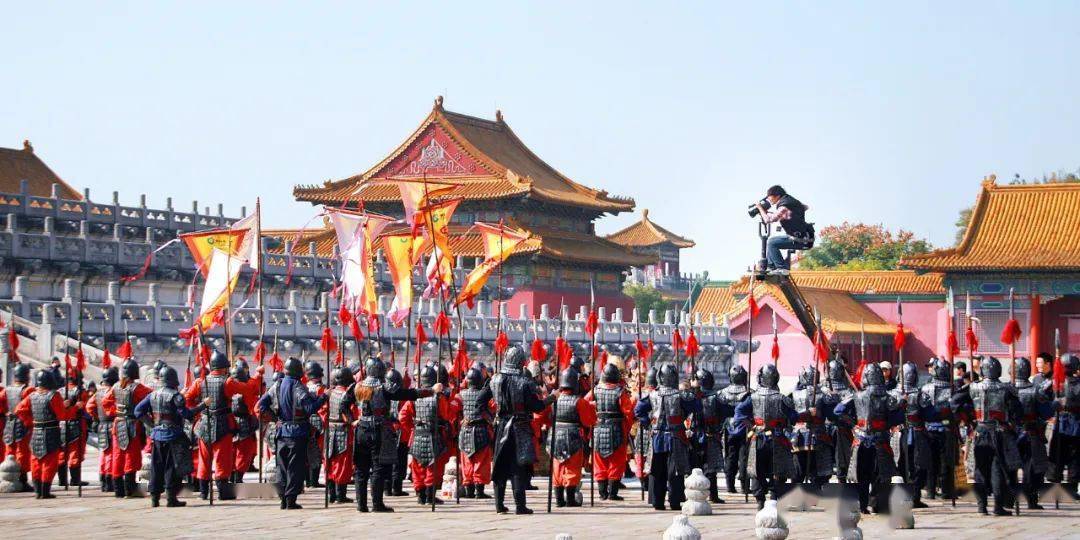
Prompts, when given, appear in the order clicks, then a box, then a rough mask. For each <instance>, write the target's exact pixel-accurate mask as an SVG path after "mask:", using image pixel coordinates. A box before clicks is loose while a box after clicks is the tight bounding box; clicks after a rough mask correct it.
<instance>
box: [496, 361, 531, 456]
mask: <svg viewBox="0 0 1080 540" xmlns="http://www.w3.org/2000/svg"><path fill="white" fill-rule="evenodd" d="M506 356H508V357H509V356H510V355H506ZM522 358H524V355H522ZM490 385H491V393H492V396H493V398H494V400H495V417H496V423H495V454H496V455H498V454H499V453H501V452H502V448H503V446H504V445H505V444H506V443H507V441H508V440H510V438H511V437H512V438H513V439H514V447H515V448H516V449H517V456H516V457H517V463H518V464H519V465H531V464H532V463H533V462H534V461H536V450H535V448H533V440H532V439H533V432H532V424H531V422H532V412H531V411H529V410H527V409H526V407H525V400H526V395H533V396H535V395H536V394H537V389H536V383H534V382H533V380H532V379H531V378H529V377H528V376H526V375H523V374H522V373H521V367H520V366H515V365H514V363H512V362H507V361H504V362H503V367H502V372H501V373H497V374H495V375H494V376H493V377H492V378H491V382H490Z"/></svg>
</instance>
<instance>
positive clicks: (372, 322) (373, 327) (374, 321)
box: [367, 314, 379, 334]
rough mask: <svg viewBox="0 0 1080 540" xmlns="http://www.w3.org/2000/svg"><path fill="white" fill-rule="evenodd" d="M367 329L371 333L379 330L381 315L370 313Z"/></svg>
mask: <svg viewBox="0 0 1080 540" xmlns="http://www.w3.org/2000/svg"><path fill="white" fill-rule="evenodd" d="M367 331H368V333H369V334H376V333H378V332H379V316H378V315H371V314H369V315H368V317H367Z"/></svg>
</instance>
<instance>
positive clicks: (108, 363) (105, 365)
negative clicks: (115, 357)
mask: <svg viewBox="0 0 1080 540" xmlns="http://www.w3.org/2000/svg"><path fill="white" fill-rule="evenodd" d="M110 367H112V356H110V355H109V349H105V353H104V354H102V355H101V369H109V368H110Z"/></svg>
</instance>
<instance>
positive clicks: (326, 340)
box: [319, 326, 337, 353]
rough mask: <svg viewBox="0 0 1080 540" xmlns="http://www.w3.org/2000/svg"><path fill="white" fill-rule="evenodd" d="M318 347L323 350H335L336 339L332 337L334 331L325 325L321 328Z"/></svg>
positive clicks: (329, 351) (330, 351)
mask: <svg viewBox="0 0 1080 540" xmlns="http://www.w3.org/2000/svg"><path fill="white" fill-rule="evenodd" d="M319 348H320V349H322V350H323V352H328V353H332V352H334V351H336V350H337V340H336V339H334V331H333V330H331V329H330V327H329V326H326V327H325V328H323V329H322V338H321V339H320V340H319Z"/></svg>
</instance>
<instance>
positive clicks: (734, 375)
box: [728, 364, 748, 386]
mask: <svg viewBox="0 0 1080 540" xmlns="http://www.w3.org/2000/svg"><path fill="white" fill-rule="evenodd" d="M728 380H730V381H731V384H737V385H740V386H745V385H746V381H747V380H748V378H747V373H746V368H744V367H742V366H740V365H739V364H735V365H734V366H731V369H729V370H728Z"/></svg>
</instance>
